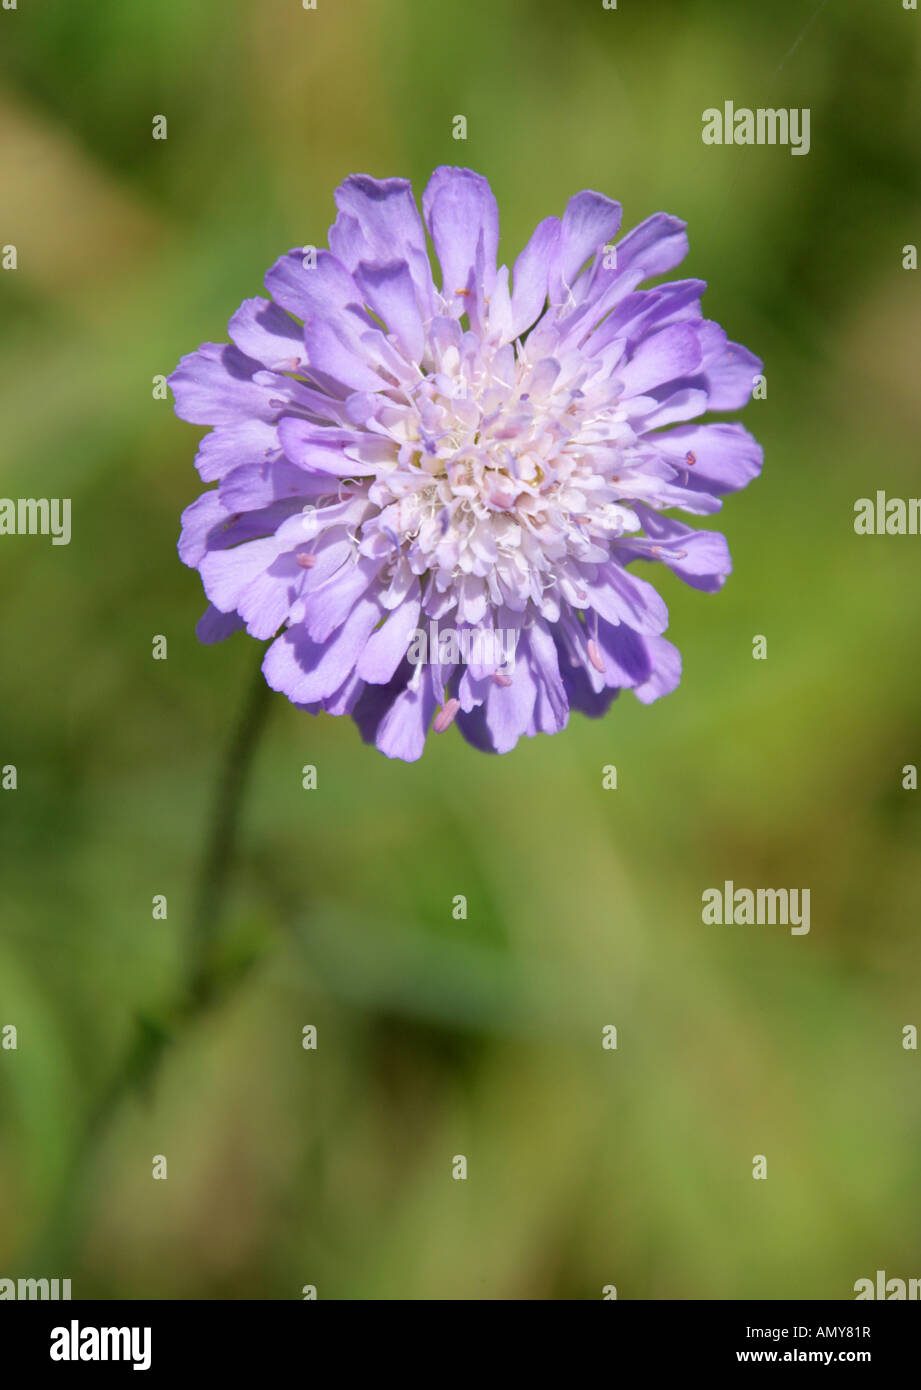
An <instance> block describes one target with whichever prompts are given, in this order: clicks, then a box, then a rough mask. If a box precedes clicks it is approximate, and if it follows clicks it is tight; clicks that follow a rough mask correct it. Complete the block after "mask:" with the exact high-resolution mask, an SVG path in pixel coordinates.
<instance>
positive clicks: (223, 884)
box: [30, 662, 271, 1297]
mask: <svg viewBox="0 0 921 1390" xmlns="http://www.w3.org/2000/svg"><path fill="white" fill-rule="evenodd" d="M270 696H271V691H270V689H269V687H268V685H267V684H266V681H265V677H264V676H263V674H262V670H261V662H260V666H259V667H257V670H256V674H255V679H254V680H253V681H252V684H251V686H250V688H249V691H248V694H247V697H246V702H245V704H244V706H243V709H242V712H241V714H240V717H239V719H238V721H237V723H236V725H235V726H234V729H233V732H232V734H231V737H230V740H229V742H228V744H227V749H226V752H225V755H224V760H223V763H222V765H221V770H220V774H219V777H218V781H217V785H216V787H215V795H214V801H213V807H212V812H211V816H210V819H209V822H208V833H207V837H206V840H205V847H204V852H203V854H202V860H201V868H200V870H199V875H198V882H197V887H196V892H195V911H194V915H193V918H192V931H191V936H190V939H189V953H188V954H189V959H188V968H187V971H186V975H185V979H184V981H183V983H182V986H181V988H180V990H179V992H178V996H177V998H176V999H175V1001H174V1004H173V1007H172V1008H171V1009H170V1010H169V1011H168V1012H167V1026H166V1027H161V1026H159V1025H157V1024H152V1023H151V1022H150V1021H149V1020H146V1019H144V1018H140V1019H139V1020H138V1029H137V1032H136V1034H135V1037H134V1038H133V1040H132V1042H131V1044H130V1045H129V1047H128V1048H127V1049H126V1051H125V1054H124V1057H123V1058H122V1061H121V1064H120V1065H119V1067H118V1068H117V1069H116V1071H115V1072H114V1073H113V1075H112V1076H111V1077H110V1079H109V1081H108V1083H107V1084H106V1086H105V1087H104V1089H103V1091H102V1093H101V1095H100V1096H99V1097H98V1099H97V1100H96V1102H95V1103H94V1104H93V1105H92V1106H91V1107H90V1111H89V1114H88V1116H87V1118H86V1121H85V1123H84V1125H83V1128H82V1130H81V1132H80V1135H79V1137H78V1139H77V1141H76V1143H75V1145H74V1148H73V1151H72V1153H71V1156H70V1161H69V1163H68V1165H67V1168H66V1171H65V1173H64V1174H63V1177H62V1179H61V1186H60V1189H59V1192H58V1197H57V1200H56V1201H55V1202H54V1203H53V1204H52V1209H51V1211H50V1213H49V1215H48V1217H47V1219H46V1223H45V1227H44V1230H43V1232H42V1234H41V1236H40V1237H39V1239H38V1242H37V1244H36V1246H35V1248H34V1249H33V1251H32V1253H31V1258H30V1263H31V1266H32V1268H34V1269H36V1270H38V1271H39V1272H41V1271H43V1270H51V1269H52V1268H54V1269H60V1268H63V1265H62V1261H63V1262H64V1263H68V1262H69V1261H70V1260H71V1258H72V1253H73V1251H74V1249H75V1247H76V1244H77V1241H78V1239H79V1234H80V1229H81V1226H82V1221H83V1218H85V1216H86V1212H87V1206H88V1203H89V1201H90V1200H91V1174H92V1168H93V1163H94V1161H95V1159H96V1157H97V1154H98V1151H99V1149H100V1147H101V1145H102V1143H103V1141H104V1139H105V1137H106V1135H107V1133H108V1131H109V1129H110V1127H111V1125H112V1123H113V1121H114V1119H115V1118H116V1116H117V1114H118V1112H119V1110H120V1109H121V1107H122V1105H123V1104H124V1103H125V1102H126V1101H127V1099H128V1098H129V1097H130V1096H131V1095H133V1094H136V1093H137V1092H138V1091H141V1090H145V1089H147V1088H148V1087H149V1086H150V1085H151V1084H152V1082H153V1080H154V1078H155V1076H156V1074H157V1072H158V1070H159V1067H160V1064H161V1062H162V1059H163V1054H164V1052H165V1050H166V1046H167V1044H168V1043H169V1042H172V1041H173V1040H174V1038H175V1035H176V1034H177V1033H178V1032H179V1030H180V1029H181V1028H183V1027H188V1026H189V1025H190V1024H192V1023H193V1022H194V1021H195V1020H196V1019H197V1018H198V1016H199V1015H201V1014H202V1013H203V1012H204V1011H205V1010H206V1009H207V1008H208V1007H209V1005H211V1004H213V1003H214V1002H215V999H216V998H217V997H218V995H219V993H220V989H221V986H224V987H226V986H227V984H228V980H227V978H222V977H221V976H220V972H219V971H218V969H217V961H216V954H217V947H218V944H219V942H220V930H221V925H222V922H223V917H224V910H225V907H226V902H227V894H228V888H229V885H230V878H231V873H232V870H233V866H234V860H235V857H236V844H237V832H238V829H239V823H240V810H241V807H242V804H243V797H244V793H245V790H246V785H247V780H248V774H249V771H250V768H251V767H252V762H253V756H254V754H255V751H256V746H257V744H258V741H259V736H260V734H261V732H262V729H263V727H264V725H265V722H266V714H267V712H268V708H269V701H270ZM65 1276H66V1277H69V1270H67V1271H65ZM77 1296H78V1297H79V1294H78V1295H77Z"/></svg>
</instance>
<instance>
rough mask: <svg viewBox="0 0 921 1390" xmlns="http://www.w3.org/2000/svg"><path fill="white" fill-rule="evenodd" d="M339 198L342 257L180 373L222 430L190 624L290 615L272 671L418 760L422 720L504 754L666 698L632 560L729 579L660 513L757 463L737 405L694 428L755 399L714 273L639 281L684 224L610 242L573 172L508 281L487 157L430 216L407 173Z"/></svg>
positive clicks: (670, 262) (182, 403)
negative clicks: (453, 728)
mask: <svg viewBox="0 0 921 1390" xmlns="http://www.w3.org/2000/svg"><path fill="white" fill-rule="evenodd" d="M336 204H337V206H338V209H339V213H338V216H337V218H336V221H335V222H334V224H333V226H332V227H331V228H330V232H329V248H330V249H329V250H328V251H326V250H321V251H319V252H312V251H311V250H310V249H307V250H306V251H305V250H294V251H291V252H289V254H288V255H286V256H282V258H281V259H280V260H279V261H277V262H276V263H275V265H274V266H273V267H272V269H271V270H270V271H269V273H268V275H267V276H266V280H265V284H266V289H267V290H268V292H269V294H270V296H271V299H248V300H246V301H245V302H244V303H243V304H242V305H241V307H240V308H239V309H238V310H237V312H236V314H235V315H234V316H233V318H232V319H231V320H230V328H229V332H230V337H231V339H232V340H233V341H232V343H231V344H219V343H206V344H204V346H203V347H201V348H200V349H199V351H198V352H194V353H192V354H191V355H190V356H188V357H184V358H183V359H182V361H181V363H180V365H179V366H178V367H177V369H176V371H175V372H174V373H173V375H172V377H171V378H170V384H171V386H172V389H173V393H174V395H175V399H176V410H177V413H178V414H179V415H180V416H181V417H182V418H183V419H184V420H189V421H191V422H192V423H193V424H199V425H210V426H212V429H211V431H210V433H208V434H206V435H205V437H204V438H203V439H202V441H201V445H200V448H199V452H198V458H197V465H198V469H199V472H200V474H201V476H202V478H203V480H204V481H205V482H207V483H212V482H217V484H218V486H217V488H216V489H212V490H210V491H208V492H205V493H204V494H203V495H202V496H201V497H199V499H198V501H197V502H195V503H193V505H192V506H191V507H189V508H188V509H187V510H186V512H185V513H184V514H183V519H182V520H183V529H182V537H181V539H180V542H179V553H180V555H181V557H182V559H183V560H184V561H185V563H186V564H188V565H192V566H194V567H195V568H197V569H198V570H199V572H200V573H201V577H202V582H203V584H204V588H205V593H206V594H207V596H208V599H209V600H210V604H209V607H208V609H207V611H206V612H205V614H204V616H203V617H202V619H201V621H200V623H199V626H198V634H199V637H200V638H201V640H202V641H204V642H212V641H218V640H220V639H221V638H223V637H226V636H227V635H229V633H231V632H232V631H234V630H235V629H236V628H239V627H245V628H246V630H247V631H248V632H249V633H250V634H251V635H252V636H253V637H257V638H260V639H263V640H265V639H268V638H272V637H274V641H273V642H272V645H271V646H270V647H269V648H268V650H267V652H266V655H265V660H264V663H263V671H264V672H265V677H266V680H267V681H268V683H269V685H270V686H272V687H273V689H275V690H280V691H283V692H284V694H285V695H287V696H288V698H289V699H290V700H291V701H293V703H294V704H296V705H298V706H299V707H302V708H304V709H307V710H309V711H311V712H312V713H317V712H319V711H320V710H327V711H328V712H329V713H331V714H351V715H352V717H353V718H354V719H355V721H356V723H357V724H358V727H359V729H360V730H361V733H362V735H363V737H364V738H365V739H367V740H373V741H374V742H375V743H376V744H377V747H378V748H379V749H381V751H382V752H384V753H386V754H387V756H388V757H395V758H404V759H407V760H410V761H411V760H413V759H415V758H418V757H419V756H420V755H421V753H422V751H423V748H424V745H425V737H426V733H427V731H428V729H429V726H430V725H433V727H434V730H435V731H436V732H441V731H443V730H444V729H446V728H447V727H448V725H449V724H451V723H452V722H455V723H456V724H457V726H458V727H459V729H460V730H461V732H462V733H463V734H464V736H465V737H466V738H467V739H468V740H469V741H470V742H471V743H473V744H474V745H475V746H476V747H478V748H482V749H484V750H489V751H496V752H499V753H505V752H508V751H509V749H511V748H513V747H514V746H515V744H516V743H517V741H518V739H519V738H520V737H521V735H522V734H528V735H532V734H536V733H538V732H542V733H549V734H552V733H557V732H558V731H559V730H560V729H562V728H564V727H565V725H566V722H567V719H568V717H569V710H570V708H571V707H575V708H576V709H580V710H583V711H584V712H585V713H587V714H590V715H600V714H602V713H604V711H605V710H606V709H607V708H608V706H609V704H610V703H611V701H612V700H613V699H614V697H615V696H616V694H617V693H618V691H619V690H620V689H622V688H627V687H629V688H630V689H632V690H633V692H634V694H635V695H636V696H637V697H638V699H640V700H642V701H644V702H648V701H651V700H655V699H657V698H658V696H660V695H665V694H667V693H668V692H669V691H671V690H673V689H674V688H675V686H676V685H677V684H678V681H679V679H680V673H681V658H680V655H679V653H678V651H677V650H676V648H675V647H673V646H672V645H671V643H670V642H668V641H666V639H665V638H664V637H663V636H662V633H663V632H664V631H665V628H666V626H667V621H668V614H667V610H666V607H665V604H664V602H663V601H662V599H661V598H660V596H659V594H658V593H657V591H656V590H655V589H654V588H653V586H652V585H651V584H649V583H648V582H647V581H646V580H644V579H640V578H638V577H637V576H636V575H635V574H633V573H632V572H631V571H630V570H629V569H628V568H627V567H628V565H630V564H631V563H632V562H633V561H634V560H646V561H654V562H659V563H662V564H665V565H668V567H669V568H670V569H672V570H673V571H674V572H675V573H676V574H678V575H680V576H681V578H682V579H684V580H685V581H686V582H687V583H688V584H690V585H692V586H693V587H694V588H697V589H705V590H710V591H713V590H716V589H719V588H720V587H721V586H722V584H723V583H724V581H725V579H726V576H727V575H728V574H729V571H730V568H731V565H730V559H729V552H728V548H727V545H726V541H725V538H724V537H723V536H722V535H721V534H720V533H719V532H716V531H703V530H696V529H694V528H692V527H689V526H686V525H684V524H683V523H682V522H679V521H675V520H673V519H672V518H670V517H666V516H664V515H663V514H662V513H663V512H664V511H666V510H668V509H672V508H680V509H682V510H684V511H686V512H691V513H694V514H696V515H706V514H709V513H711V512H716V511H718V510H719V508H720V506H721V505H722V504H721V501H720V496H721V494H723V493H726V492H732V491H734V490H735V489H736V488H741V487H744V486H745V484H746V483H748V482H749V481H750V479H751V478H753V477H754V476H755V474H756V473H757V472H758V470H759V468H760V466H761V450H760V448H759V447H758V445H757V443H756V442H755V440H754V439H753V438H752V437H751V435H750V434H749V433H748V432H747V431H746V430H745V429H743V428H742V426H741V425H738V424H729V423H715V424H714V423H709V424H692V423H689V422H690V421H693V420H696V419H698V417H700V416H701V415H703V414H704V413H705V412H706V411H708V410H716V411H726V410H736V409H738V408H740V407H741V406H743V405H745V404H746V402H747V401H748V399H749V397H750V395H751V392H752V387H753V378H754V377H755V375H756V374H757V373H758V372H759V371H760V368H761V364H760V362H759V361H758V359H757V358H755V357H754V356H752V354H751V353H750V352H748V351H747V350H746V349H745V348H743V347H740V346H739V345H738V344H736V343H731V342H728V341H727V339H726V334H725V333H724V332H723V330H722V329H721V328H720V327H719V325H718V324H716V323H713V322H711V321H709V320H707V319H704V318H703V317H702V316H701V307H700V296H701V293H702V291H703V290H704V289H705V285H704V282H703V281H701V280H677V281H672V282H670V283H667V284H660V285H658V286H657V287H656V288H654V289H647V290H640V289H638V288H637V287H638V286H639V285H640V283H641V282H642V281H644V280H648V279H650V278H651V277H654V276H660V275H662V274H663V273H664V272H666V271H670V270H672V269H673V268H674V267H675V266H676V265H678V264H679V262H680V261H681V260H682V259H683V258H684V256H685V254H686V252H687V237H686V234H685V224H684V223H683V222H681V221H679V219H678V218H676V217H670V216H668V215H667V214H666V213H662V212H660V213H656V214H655V215H654V216H652V217H649V218H647V220H646V221H645V222H642V223H641V224H640V225H639V226H638V227H636V228H634V230H633V231H631V232H629V233H628V234H627V235H626V236H625V237H623V238H622V239H621V240H620V241H618V242H616V243H614V241H613V239H614V238H615V236H616V234H617V231H618V228H619V226H620V215H621V209H620V206H619V204H618V203H615V202H612V201H611V199H609V198H606V197H604V196H603V195H602V194H601V193H592V192H583V193H577V194H576V196H575V197H574V198H571V199H570V201H569V203H568V204H567V207H566V211H565V212H564V214H563V216H562V218H556V217H548V218H546V219H545V220H544V221H543V222H541V223H540V224H539V225H538V227H537V228H536V230H535V232H534V234H533V236H532V237H531V240H530V241H529V242H528V244H527V246H526V247H525V248H524V250H523V251H522V252H521V254H520V255H519V256H518V258H517V260H516V261H515V264H514V267H513V270H512V273H511V276H510V275H509V271H508V269H507V267H505V266H501V267H498V268H497V266H496V259H497V250H498V244H499V214H498V208H497V206H496V200H495V198H494V196H493V194H492V191H491V189H490V187H489V184H488V182H487V181H486V179H484V178H482V177H481V176H480V175H479V174H475V173H473V172H471V171H470V170H469V169H451V168H439V169H436V170H435V172H434V174H433V175H432V178H431V181H430V182H429V185H428V188H427V189H426V191H425V194H424V195H423V199H422V211H423V216H422V217H420V216H419V212H418V210H417V208H416V204H415V201H414V199H413V194H412V189H411V186H410V184H409V183H408V182H407V181H406V180H405V179H383V180H378V179H372V178H369V177H367V176H366V175H363V174H359V175H355V176H354V177H352V178H349V179H347V180H346V181H345V183H344V184H343V185H342V187H341V188H339V189H338V190H337V193H336ZM423 219H424V222H423ZM426 228H427V229H428V232H429V235H430V236H431V240H432V242H433V244H434V248H435V252H436V255H437V257H438V261H439V263H440V267H441V286H440V288H438V287H436V285H435V282H434V280H433V278H432V271H431V266H430V261H429V255H428V251H427V246H426ZM276 634H278V635H276Z"/></svg>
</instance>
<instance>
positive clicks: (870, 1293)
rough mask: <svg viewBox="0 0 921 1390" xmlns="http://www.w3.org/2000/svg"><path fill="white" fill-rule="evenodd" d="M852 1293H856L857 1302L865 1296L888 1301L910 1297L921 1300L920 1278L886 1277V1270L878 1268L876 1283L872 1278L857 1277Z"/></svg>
mask: <svg viewBox="0 0 921 1390" xmlns="http://www.w3.org/2000/svg"><path fill="white" fill-rule="evenodd" d="M854 1293H855V1294H856V1295H857V1302H858V1303H859V1302H860V1300H861V1299H866V1298H875V1299H883V1298H885V1299H889V1300H890V1301H900V1300H902V1299H909V1298H911V1299H918V1300H919V1301H921V1279H909V1280H907V1281H906V1280H905V1279H887V1278H886V1271H885V1270H884V1269H878V1270H877V1271H876V1284H875V1285H874V1283H873V1280H872V1279H858V1280H857V1282H856V1283H855V1285H854Z"/></svg>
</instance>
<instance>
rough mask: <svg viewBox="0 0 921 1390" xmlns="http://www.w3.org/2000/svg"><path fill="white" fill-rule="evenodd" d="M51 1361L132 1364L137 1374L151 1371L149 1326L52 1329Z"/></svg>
mask: <svg viewBox="0 0 921 1390" xmlns="http://www.w3.org/2000/svg"><path fill="white" fill-rule="evenodd" d="M48 1354H49V1356H50V1357H51V1359H52V1361H131V1362H133V1369H134V1370H136V1371H148V1370H149V1369H150V1328H149V1327H81V1326H80V1324H79V1322H78V1321H77V1319H76V1318H73V1319H72V1320H71V1323H70V1326H69V1327H53V1328H52V1329H51V1348H50V1350H49V1353H48Z"/></svg>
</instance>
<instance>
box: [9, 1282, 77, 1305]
mask: <svg viewBox="0 0 921 1390" xmlns="http://www.w3.org/2000/svg"><path fill="white" fill-rule="evenodd" d="M11 1298H19V1299H26V1300H28V1299H32V1298H37V1299H45V1298H50V1299H58V1298H60V1299H63V1298H70V1280H69V1279H0V1299H11Z"/></svg>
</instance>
